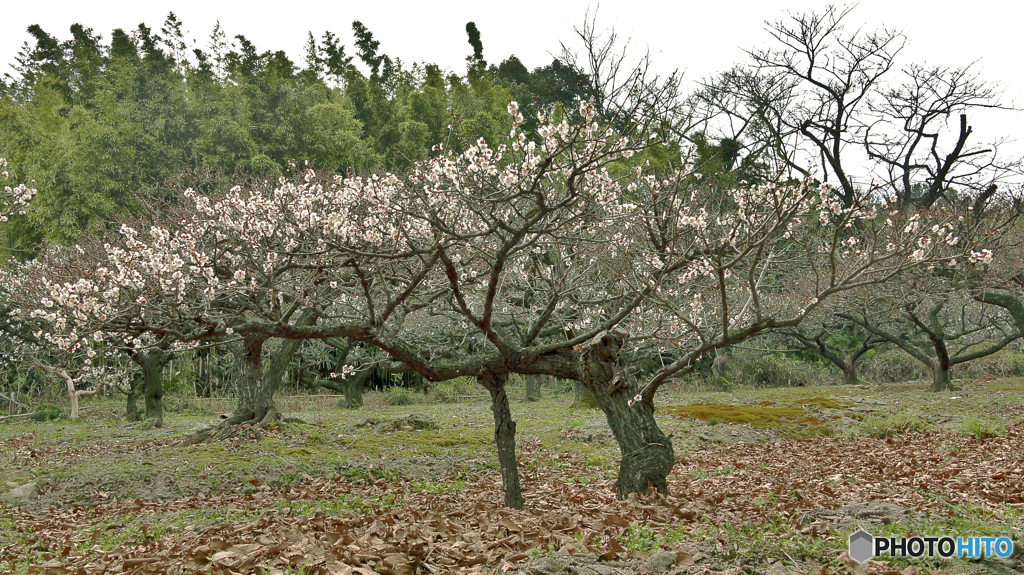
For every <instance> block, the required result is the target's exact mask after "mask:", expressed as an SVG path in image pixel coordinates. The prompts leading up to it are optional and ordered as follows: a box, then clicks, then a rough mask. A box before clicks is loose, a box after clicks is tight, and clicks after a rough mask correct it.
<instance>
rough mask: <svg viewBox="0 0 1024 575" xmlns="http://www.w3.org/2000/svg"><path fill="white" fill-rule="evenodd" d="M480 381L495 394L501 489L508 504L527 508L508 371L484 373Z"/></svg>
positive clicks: (493, 399)
mask: <svg viewBox="0 0 1024 575" xmlns="http://www.w3.org/2000/svg"><path fill="white" fill-rule="evenodd" d="M478 379H479V381H480V384H481V385H483V386H484V388H485V389H486V390H487V391H488V392H490V394H491V411H492V412H493V413H494V445H495V446H496V447H497V448H498V465H499V467H500V468H501V489H502V491H503V492H504V494H505V506H506V507H511V508H512V509H522V508H523V492H522V490H521V489H520V487H519V468H518V467H517V464H516V422H515V421H513V419H512V410H511V409H510V408H509V403H508V393H507V391H506V388H505V384H506V383H508V374H507V373H490V372H488V373H484V374H483V375H480V376H478Z"/></svg>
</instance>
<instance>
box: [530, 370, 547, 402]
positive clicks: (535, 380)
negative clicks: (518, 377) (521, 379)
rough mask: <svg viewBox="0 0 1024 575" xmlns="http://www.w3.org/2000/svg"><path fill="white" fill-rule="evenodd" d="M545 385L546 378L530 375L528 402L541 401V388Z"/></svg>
mask: <svg viewBox="0 0 1024 575" xmlns="http://www.w3.org/2000/svg"><path fill="white" fill-rule="evenodd" d="M543 384H544V376H543V375H538V374H529V375H527V376H526V401H540V399H541V386H542V385H543Z"/></svg>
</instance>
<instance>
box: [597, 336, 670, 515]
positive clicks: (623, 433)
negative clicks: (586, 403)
mask: <svg viewBox="0 0 1024 575" xmlns="http://www.w3.org/2000/svg"><path fill="white" fill-rule="evenodd" d="M625 340H626V335H625V334H622V333H616V332H610V333H605V334H603V335H602V336H600V337H599V338H598V339H597V341H595V342H592V343H590V344H588V345H587V346H586V347H585V348H584V350H583V354H582V362H583V368H582V375H583V384H584V385H585V386H586V387H587V389H589V390H590V391H591V392H592V393H593V394H594V397H595V398H596V400H597V405H598V406H599V407H600V408H601V411H603V412H604V414H605V417H606V418H607V419H608V426H609V427H610V428H611V430H612V434H613V435H614V436H615V440H616V441H617V442H618V444H619V450H620V451H621V452H622V462H621V463H620V465H619V477H618V479H617V480H616V481H615V490H616V495H617V496H618V497H619V499H622V498H624V497H626V496H627V495H629V494H630V493H646V492H647V490H648V489H650V488H651V487H653V488H654V489H656V490H657V491H658V492H659V493H668V474H669V473H670V472H671V471H672V466H673V465H674V464H675V452H674V451H673V449H672V442H671V441H669V439H668V437H666V436H665V434H664V433H662V431H661V429H660V428H659V427H658V424H657V422H656V421H655V420H654V405H653V404H652V403H651V402H649V401H646V400H644V401H634V400H633V398H634V397H635V396H636V395H638V391H639V390H638V389H637V388H636V385H635V384H631V383H629V382H628V381H627V378H626V377H625V375H624V373H623V369H622V359H623V358H622V347H623V345H624V344H625Z"/></svg>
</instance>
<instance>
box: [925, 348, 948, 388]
mask: <svg viewBox="0 0 1024 575" xmlns="http://www.w3.org/2000/svg"><path fill="white" fill-rule="evenodd" d="M942 360H943V358H942V357H941V356H940V357H937V358H935V361H933V362H932V386H931V387H930V388H928V391H946V390H951V389H953V380H952V378H951V376H950V372H951V371H952V368H953V366H951V365H950V364H949V358H948V356H947V357H946V361H942Z"/></svg>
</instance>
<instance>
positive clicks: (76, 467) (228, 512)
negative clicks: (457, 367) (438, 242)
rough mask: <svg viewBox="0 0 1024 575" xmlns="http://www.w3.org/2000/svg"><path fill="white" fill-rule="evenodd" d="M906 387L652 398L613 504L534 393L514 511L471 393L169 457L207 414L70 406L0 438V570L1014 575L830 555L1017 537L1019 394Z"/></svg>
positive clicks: (300, 401)
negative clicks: (654, 428) (664, 477)
mask: <svg viewBox="0 0 1024 575" xmlns="http://www.w3.org/2000/svg"><path fill="white" fill-rule="evenodd" d="M926 386H927V384H926V383H925V382H921V383H917V384H902V385H879V386H869V385H864V386H855V387H842V386H824V387H809V386H803V387H791V388H773V389H757V390H738V391H732V392H701V393H695V392H690V391H687V390H686V389H683V388H678V389H674V390H667V393H663V394H661V395H660V396H659V410H658V413H659V422H660V425H661V427H662V429H663V430H665V431H666V432H667V433H671V434H672V438H673V442H674V445H675V447H676V456H677V458H676V466H675V468H674V469H673V473H672V475H671V476H670V478H669V485H670V495H669V496H668V497H665V496H660V495H656V494H652V495H648V496H645V497H636V496H634V497H631V498H629V499H627V500H625V501H618V500H617V499H616V497H615V493H614V490H613V483H614V478H615V475H616V469H617V462H618V449H617V447H616V445H615V442H614V440H613V439H612V437H611V435H610V432H609V431H608V428H607V425H606V424H605V422H604V419H603V415H602V414H601V413H600V412H599V411H597V410H595V409H588V408H574V407H571V402H572V398H571V395H568V394H558V393H555V392H553V390H550V389H545V399H543V400H541V401H538V402H531V403H526V402H523V401H515V402H514V403H513V414H514V416H515V418H516V420H517V422H518V435H517V437H518V441H517V445H518V455H519V464H520V473H521V476H522V480H523V491H524V495H525V496H526V499H527V505H526V509H525V510H522V511H512V510H508V509H504V508H502V507H501V505H500V501H501V485H500V477H499V474H498V471H497V465H496V454H495V449H494V446H493V443H492V437H493V432H492V427H491V419H490V411H489V406H488V403H487V401H486V398H485V396H484V393H483V392H482V390H481V391H480V392H479V393H477V390H476V389H474V388H472V387H470V388H468V389H463V390H461V393H452V394H449V395H448V396H445V397H444V399H445V400H446V401H445V402H443V403H439V402H437V401H432V402H427V401H426V398H425V396H422V395H418V394H415V393H406V392H389V393H380V392H375V393H370V394H368V395H367V398H366V399H367V401H366V405H365V406H364V408H362V409H360V410H345V409H340V408H337V407H336V406H335V404H336V398H330V397H285V398H281V399H280V400H279V405H280V407H282V408H283V411H286V412H288V414H289V415H294V416H297V417H299V418H301V419H302V420H304V421H305V422H307V424H287V425H281V426H280V427H277V428H274V429H266V430H260V431H257V430H245V431H243V432H242V433H240V434H239V435H238V436H237V437H234V438H232V439H229V440H224V441H214V442H206V443H201V444H189V443H188V442H187V441H184V440H185V439H186V438H187V437H188V436H189V435H190V433H191V432H192V431H194V430H195V429H198V428H200V427H202V426H203V425H206V424H208V423H210V422H211V421H212V420H213V419H214V418H215V417H216V415H217V414H218V413H220V412H222V411H227V410H229V409H230V407H231V405H230V401H229V400H197V399H192V400H184V399H180V398H172V399H171V400H170V401H169V402H168V404H169V411H170V413H168V415H167V416H166V418H165V421H166V426H165V427H164V428H162V429H149V428H146V427H145V426H144V425H141V424H125V423H123V422H119V421H118V420H117V416H118V415H119V413H120V410H121V409H122V405H121V404H120V403H119V402H114V401H104V400H96V401H93V400H86V401H85V402H83V419H82V421H79V422H75V423H72V422H69V421H66V420H60V419H58V420H55V421H48V422H25V421H24V420H20V421H21V422H20V423H16V424H15V423H11V422H10V421H11V420H9V422H8V423H6V424H3V425H0V490H7V489H11V488H13V487H17V486H20V485H23V484H26V483H29V482H34V483H35V484H36V485H37V486H38V490H39V495H38V497H37V498H35V499H33V500H31V501H28V502H26V503H22V504H19V505H8V504H0V572H4V573H6V572H11V573H103V572H105V573H128V572H133V573H256V572H258V573H281V574H295V573H448V572H478V573H480V572H482V573H492V572H495V573H497V572H522V573H558V572H564V573H569V572H572V573H645V572H649V571H651V570H652V569H653V570H660V569H662V568H664V569H665V570H666V571H665V572H673V573H675V572H685V573H737V574H738V573H750V574H755V573H763V574H766V575H785V574H796V573H801V574H803V573H814V574H823V573H845V572H851V571H852V572H868V573H892V574H895V573H901V574H903V575H910V574H912V573H927V572H943V573H1016V572H1020V571H1021V569H1022V567H1024V563H1022V562H1021V560H1020V558H1019V555H1018V556H1015V557H1014V558H1011V559H1008V560H996V559H992V560H989V559H985V560H982V561H962V560H942V559H934V560H928V559H921V560H909V559H902V558H900V559H894V560H889V561H879V562H874V561H872V562H869V563H867V564H864V565H859V566H858V565H856V564H855V563H852V562H850V561H849V560H848V559H847V558H846V557H845V554H844V552H845V550H846V546H847V536H848V535H849V534H850V533H851V532H853V531H854V530H856V529H857V527H858V526H860V527H863V528H865V529H867V530H869V531H871V532H872V533H874V534H876V535H878V534H884V535H904V534H920V535H951V536H954V537H955V536H957V535H964V536H967V535H970V536H975V535H977V536H988V535H991V536H1009V537H1012V538H1014V539H1015V540H1018V541H1019V540H1021V539H1024V469H1022V468H1024V450H1022V447H1024V381H1022V380H1020V379H996V380H994V381H988V382H983V383H981V382H979V383H965V384H964V385H963V390H961V391H957V392H951V393H942V394H929V393H927V392H925V391H924V389H925V388H926ZM398 394H403V395H404V397H396V395H398ZM522 395H523V392H522V390H515V392H514V393H513V397H522ZM436 397H437V396H436V395H435V399H436ZM390 403H408V404H407V405H390ZM414 414H417V416H416V417H411V418H410V416H412V415H414ZM419 415H422V416H425V417H419ZM882 503H885V504H889V507H886V506H885V505H880V504H882ZM1020 551H1024V549H1022V550H1018V553H1020Z"/></svg>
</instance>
